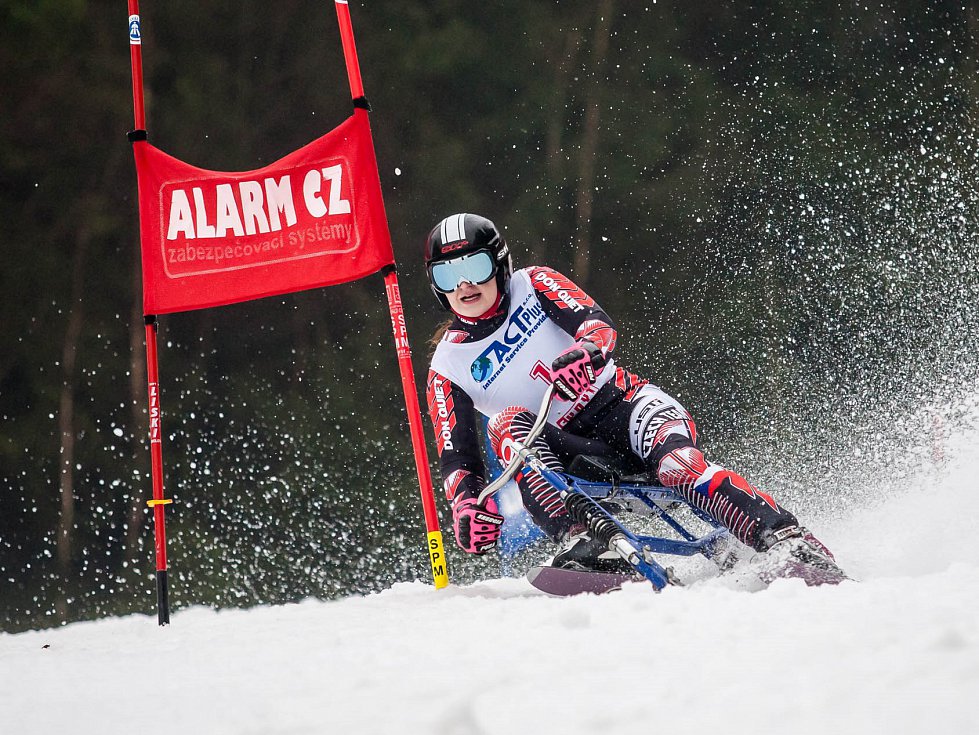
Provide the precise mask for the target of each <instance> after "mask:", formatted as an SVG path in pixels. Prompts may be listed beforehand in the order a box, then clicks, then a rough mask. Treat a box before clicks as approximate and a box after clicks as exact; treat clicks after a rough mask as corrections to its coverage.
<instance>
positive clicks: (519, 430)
mask: <svg viewBox="0 0 979 735" xmlns="http://www.w3.org/2000/svg"><path fill="white" fill-rule="evenodd" d="M535 420H536V419H535V416H534V414H532V413H531V412H530V411H528V410H527V409H526V408H523V407H522V406H509V407H508V408H505V409H503V410H502V411H500V412H499V413H498V414H495V415H494V416H493V417H492V418H491V419H490V420H489V423H488V424H487V426H486V429H487V431H488V432H489V438H490V446H491V447H492V449H493V453H494V454H495V455H496V456H497V458H498V459H499V460H500V463H501V464H503V466H504V467H505V466H506V465H508V464H510V460H512V459H513V442H515V441H518V442H522V441H523V440H524V439H525V438H526V437H527V434H528V433H529V432H530V429H531V427H532V426H533V425H534V421H535Z"/></svg>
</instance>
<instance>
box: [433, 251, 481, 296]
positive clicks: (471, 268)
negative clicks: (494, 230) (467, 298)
mask: <svg viewBox="0 0 979 735" xmlns="http://www.w3.org/2000/svg"><path fill="white" fill-rule="evenodd" d="M495 273H496V263H494V262H493V256H492V255H490V254H489V253H488V252H487V251H485V250H480V251H479V252H476V253H472V254H471V255H463V256H462V257H461V258H453V259H452V260H442V261H439V262H438V263H433V264H432V267H431V274H432V284H433V285H434V286H435V288H437V289H438V290H439V291H441V292H442V293H451V292H452V291H455V290H456V289H457V288H458V287H459V284H460V283H462V282H463V281H468V282H469V283H471V284H473V285H475V286H478V285H479V284H481V283H486V282H487V281H488V280H489V279H491V278H492V277H493V275H494V274H495Z"/></svg>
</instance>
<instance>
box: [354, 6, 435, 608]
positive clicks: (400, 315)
mask: <svg viewBox="0 0 979 735" xmlns="http://www.w3.org/2000/svg"><path fill="white" fill-rule="evenodd" d="M334 4H335V5H336V11H337V20H338V21H339V23H340V38H341V40H342V42H343V58H344V61H345V62H346V65H347V78H348V79H349V81H350V96H351V97H352V98H353V104H354V107H355V108H358V111H360V110H363V111H364V112H363V113H362V114H366V111H367V110H369V109H370V106H369V105H368V104H367V98H366V97H365V96H364V83H363V80H362V79H361V76H360V62H359V61H358V59H357V47H356V45H355V44H354V31H353V26H352V25H351V23H350V8H349V7H348V5H347V0H334ZM385 224H386V218H385ZM383 273H384V290H385V292H386V293H387V298H388V309H389V311H390V312H391V326H392V327H393V329H394V346H395V348H396V349H397V352H398V368H399V369H400V371H401V389H402V391H403V392H404V396H405V408H406V409H407V411H408V426H409V428H410V431H411V444H412V447H413V449H414V453H415V469H416V470H417V473H418V488H419V491H420V492H421V499H422V509H423V511H424V513H425V526H426V529H427V531H428V555H429V559H430V561H431V563H432V578H433V579H434V580H435V588H436V589H441V588H443V587H445V586H446V585H448V583H449V574H448V569H447V567H446V560H445V550H444V548H443V546H442V531H441V530H440V529H439V519H438V512H437V511H436V508H435V491H434V490H433V489H432V475H431V471H430V470H429V466H428V452H427V451H426V449H425V429H424V427H423V425H422V418H421V411H420V409H419V406H418V388H417V386H416V384H415V374H414V370H413V368H412V365H411V345H410V344H409V342H408V328H407V325H406V324H405V315H404V309H403V307H402V303H401V289H400V287H399V286H398V272H397V270H396V269H395V267H394V266H393V265H390V266H387V267H386V268H385V269H384V270H383Z"/></svg>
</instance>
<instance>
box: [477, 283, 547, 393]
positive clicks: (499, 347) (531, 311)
mask: <svg viewBox="0 0 979 735" xmlns="http://www.w3.org/2000/svg"><path fill="white" fill-rule="evenodd" d="M546 318H547V317H545V316H544V309H543V308H542V307H541V305H540V304H539V303H538V302H537V300H536V299H535V298H534V297H533V296H528V297H527V298H526V299H525V300H524V302H523V303H522V304H521V305H520V306H518V307H517V308H516V309H514V311H513V314H511V315H510V318H509V319H508V320H507V323H506V326H505V327H504V328H503V334H502V335H501V336H500V338H498V339H495V340H493V341H492V342H491V343H490V346H489V347H487V348H486V349H485V350H483V353H482V354H481V355H480V356H479V357H477V358H476V359H475V360H473V363H472V365H471V366H470V368H469V370H470V373H471V374H472V376H473V380H475V381H476V382H477V383H480V384H481V385H482V387H483V388H488V387H489V386H490V385H492V383H493V381H494V380H496V378H497V377H498V376H499V375H500V373H501V372H502V370H503V368H505V367H506V366H507V365H509V364H510V362H511V361H512V360H513V358H515V357H516V356H517V354H518V353H519V352H520V350H521V349H523V347H524V345H526V344H527V340H528V339H530V335H532V334H533V333H534V332H536V331H537V330H538V329H539V328H540V325H541V324H543V323H544V321H545V320H546Z"/></svg>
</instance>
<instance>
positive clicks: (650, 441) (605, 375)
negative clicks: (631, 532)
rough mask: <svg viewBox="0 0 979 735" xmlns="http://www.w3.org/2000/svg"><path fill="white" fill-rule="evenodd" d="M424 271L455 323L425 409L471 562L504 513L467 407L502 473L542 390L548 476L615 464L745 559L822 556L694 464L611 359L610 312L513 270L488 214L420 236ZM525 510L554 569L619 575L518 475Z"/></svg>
mask: <svg viewBox="0 0 979 735" xmlns="http://www.w3.org/2000/svg"><path fill="white" fill-rule="evenodd" d="M425 265H426V267H427V271H428V277H429V283H430V285H431V288H432V291H433V292H434V294H435V298H436V299H438V302H439V304H440V305H441V306H442V308H443V309H445V310H446V311H450V312H452V314H453V315H454V318H453V320H452V321H451V323H450V324H449V325H448V326H447V327H446V328H445V331H444V333H443V334H442V337H441V340H440V341H439V342H438V345H437V347H436V349H435V353H434V355H433V357H432V362H431V367H430V370H429V374H428V386H427V397H428V408H429V414H430V416H431V420H432V424H433V425H434V428H435V440H436V446H437V448H438V454H439V460H440V464H441V470H442V479H443V483H444V487H445V494H446V497H447V498H448V500H449V503H450V504H451V506H452V516H453V526H454V530H455V536H456V540H457V542H458V544H459V546H460V547H462V549H464V550H465V551H467V552H469V553H471V554H482V553H484V552H485V551H487V550H489V549H492V548H493V547H494V546H496V544H497V541H498V539H499V537H500V530H501V525H502V524H503V517H502V516H501V515H500V514H499V509H498V507H497V505H496V502H495V501H494V500H493V499H492V498H489V499H487V500H486V501H485V503H484V504H483V505H482V506H481V505H479V502H478V496H479V493H480V490H482V488H483V487H484V486H485V483H486V479H485V468H484V466H483V462H482V459H481V456H480V449H479V436H478V433H477V429H476V425H477V419H476V411H479V412H480V413H482V414H483V415H485V416H487V417H489V424H488V431H489V437H490V443H491V446H492V449H493V451H494V453H495V454H496V456H497V457H498V458H499V459H500V461H501V462H502V463H503V464H504V465H505V464H506V463H508V462H509V460H510V459H511V455H512V449H511V446H510V445H511V442H513V441H521V440H522V439H523V438H524V437H525V436H526V435H527V432H528V430H529V429H530V427H531V426H532V425H533V423H534V420H535V418H536V417H535V416H534V414H533V413H532V412H531V410H529V408H528V407H533V408H534V409H536V407H537V406H539V405H540V402H541V399H542V398H543V394H544V391H545V390H546V388H547V385H548V384H549V383H551V382H553V384H554V387H555V395H556V397H557V399H556V400H555V401H553V403H552V405H551V409H550V414H549V417H548V423H547V425H546V427H545V430H544V433H543V434H542V436H541V437H540V438H538V440H537V441H536V443H535V445H534V446H535V449H536V452H537V455H538V456H539V457H540V459H541V461H542V462H544V463H545V464H546V465H547V466H549V467H552V468H554V469H556V470H558V471H563V467H564V466H565V465H566V463H568V462H569V461H570V459H571V458H572V457H574V456H575V455H577V454H597V455H602V456H616V457H618V458H619V459H620V460H627V461H631V462H632V463H633V464H634V465H639V466H638V467H637V470H638V471H642V470H645V471H651V472H654V473H655V475H656V477H657V478H658V479H659V482H660V483H662V484H663V485H664V486H666V487H670V488H673V489H675V490H676V491H677V492H678V493H679V494H680V495H681V496H682V497H684V498H685V499H686V500H687V501H689V502H690V503H692V504H694V505H695V506H697V507H699V508H701V509H703V510H704V511H706V512H707V513H709V514H710V515H711V516H712V517H713V518H715V519H717V520H718V521H720V522H721V523H723V524H724V525H725V526H726V527H727V528H728V529H729V530H730V531H731V532H732V533H733V534H734V535H735V536H736V537H737V538H738V539H739V540H740V541H742V542H743V543H744V544H746V545H747V546H749V547H751V548H753V549H755V550H757V551H768V550H769V549H771V548H772V547H773V546H775V545H776V544H784V545H785V546H783V547H781V548H782V549H783V550H784V549H786V548H788V549H789V551H790V553H791V554H792V556H795V557H797V558H803V557H804V558H805V560H806V561H808V562H812V561H813V560H816V561H818V560H820V559H822V560H825V561H826V562H828V563H832V562H831V561H830V560H832V558H833V557H832V554H830V552H829V550H828V549H826V547H825V546H823V545H822V544H821V543H820V542H819V541H818V540H816V539H815V538H814V537H813V536H812V534H811V533H809V532H808V531H806V530H805V529H803V528H801V527H800V526H799V523H798V521H797V520H796V518H795V516H794V515H792V513H790V512H789V511H787V510H786V509H785V508H783V507H782V506H781V505H779V504H778V503H777V502H776V501H775V499H774V498H772V496H770V495H768V494H766V493H764V492H762V491H760V490H758V489H757V488H756V487H754V486H752V485H751V484H749V483H748V482H747V481H746V480H745V479H744V478H743V477H741V476H740V475H739V474H737V473H736V472H733V471H732V470H729V469H726V468H724V467H721V466H720V465H717V464H714V463H713V462H710V461H709V460H707V459H705V457H704V455H703V454H702V453H701V451H700V449H699V448H698V447H697V428H696V426H695V425H694V421H693V419H692V418H691V416H690V414H689V413H688V412H687V411H686V409H684V408H683V406H681V405H680V404H679V403H678V402H677V401H676V399H674V398H672V397H670V396H669V395H667V394H666V393H664V392H663V391H662V390H660V389H659V388H657V387H656V386H655V385H652V384H651V383H649V382H648V381H646V380H642V379H641V378H638V377H637V376H635V375H633V374H632V373H630V372H628V371H627V370H626V369H624V368H623V367H621V366H619V365H617V364H616V363H615V359H614V351H615V341H616V330H615V326H614V325H613V323H612V320H611V319H610V318H609V316H608V315H607V314H606V313H605V312H604V311H603V310H602V308H601V307H600V306H599V305H598V304H597V303H595V301H594V300H593V299H592V298H591V297H590V296H589V295H588V294H586V293H585V292H584V291H582V290H581V289H580V288H579V287H578V286H576V285H575V284H574V283H573V282H572V281H571V280H570V279H568V278H566V277H564V276H563V275H561V274H560V273H558V272H557V271H554V270H552V269H550V268H547V267H529V268H523V269H521V270H518V271H515V272H514V271H513V266H512V263H511V259H510V253H509V250H508V248H507V244H506V242H505V241H504V239H503V237H502V236H501V234H500V232H499V230H498V229H497V228H496V225H494V224H493V223H492V222H491V221H490V220H488V219H486V218H484V217H480V216H478V215H475V214H454V215H451V216H449V217H446V218H445V219H444V220H442V221H441V222H440V223H439V224H438V225H436V226H435V228H434V229H432V231H431V232H430V233H429V235H428V239H427V241H426V243H425ZM516 480H517V486H518V487H519V489H520V494H521V497H522V500H523V504H524V506H525V507H526V509H527V511H528V512H529V514H530V516H531V517H532V518H533V520H534V522H535V523H536V524H537V525H538V526H540V528H541V529H542V530H543V531H544V533H545V534H547V536H548V537H550V538H551V540H553V541H555V542H557V543H559V544H563V548H562V549H561V550H560V551H559V552H558V554H557V555H556V557H555V558H554V560H553V561H552V566H556V567H563V568H572V569H580V570H585V571H629V567H628V564H627V563H626V562H625V561H623V560H622V559H619V558H618V557H617V556H616V555H615V554H614V553H613V552H610V551H609V550H608V549H607V548H606V547H605V546H604V544H602V543H601V541H599V540H597V539H591V538H590V537H589V535H588V534H587V533H586V532H583V531H582V529H580V528H578V527H575V526H574V525H573V521H572V520H571V518H570V517H569V516H568V513H567V511H566V509H565V507H564V504H563V502H562V501H561V499H560V498H559V497H558V494H557V492H556V491H555V490H554V489H553V488H552V487H551V486H550V485H548V484H547V483H546V482H544V480H543V479H542V478H541V477H539V476H538V475H536V474H535V473H533V472H520V473H518V474H517V476H516Z"/></svg>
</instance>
